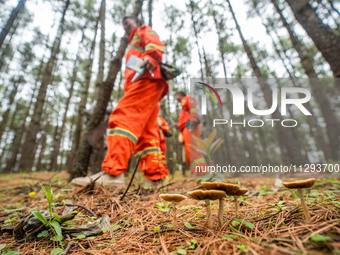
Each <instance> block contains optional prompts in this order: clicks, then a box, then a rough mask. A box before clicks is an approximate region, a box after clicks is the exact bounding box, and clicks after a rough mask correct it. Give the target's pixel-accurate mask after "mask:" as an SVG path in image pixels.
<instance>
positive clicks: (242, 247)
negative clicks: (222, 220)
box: [235, 244, 248, 252]
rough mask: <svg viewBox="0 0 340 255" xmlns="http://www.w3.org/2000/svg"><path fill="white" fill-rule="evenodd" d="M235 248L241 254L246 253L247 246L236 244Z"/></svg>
mask: <svg viewBox="0 0 340 255" xmlns="http://www.w3.org/2000/svg"><path fill="white" fill-rule="evenodd" d="M235 246H236V248H239V249H240V250H241V251H242V252H248V246H247V245H244V244H237V245H235Z"/></svg>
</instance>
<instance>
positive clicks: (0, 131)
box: [0, 81, 19, 144]
mask: <svg viewBox="0 0 340 255" xmlns="http://www.w3.org/2000/svg"><path fill="white" fill-rule="evenodd" d="M18 87H19V84H18V81H14V83H13V90H12V91H11V93H10V95H9V102H8V107H7V110H6V111H5V113H4V114H3V116H2V120H1V123H0V144H1V140H2V135H3V134H4V132H5V129H6V126H7V122H8V117H9V114H10V112H11V108H12V106H13V102H14V98H15V96H16V94H17V93H18Z"/></svg>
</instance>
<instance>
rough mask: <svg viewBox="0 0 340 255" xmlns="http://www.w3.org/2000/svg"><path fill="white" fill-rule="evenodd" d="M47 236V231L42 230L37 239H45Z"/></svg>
mask: <svg viewBox="0 0 340 255" xmlns="http://www.w3.org/2000/svg"><path fill="white" fill-rule="evenodd" d="M47 235H48V231H47V230H44V231H43V232H40V233H39V234H38V235H37V237H45V236H47Z"/></svg>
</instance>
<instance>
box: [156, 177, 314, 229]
mask: <svg viewBox="0 0 340 255" xmlns="http://www.w3.org/2000/svg"><path fill="white" fill-rule="evenodd" d="M315 181H316V180H315V179H314V178H312V179H307V180H302V181H294V182H284V183H283V185H284V186H285V187H287V188H288V189H297V190H298V193H299V197H300V200H301V205H302V208H303V211H304V214H305V217H306V222H307V223H310V222H311V217H310V214H309V211H308V208H307V205H306V203H305V200H304V197H303V194H302V189H304V188H311V187H312V186H313V185H314V183H315ZM201 185H202V187H203V188H204V189H205V190H194V191H190V192H188V193H187V194H188V195H189V197H191V198H193V199H195V200H204V201H205V206H206V212H207V227H208V228H209V229H212V228H213V223H212V217H211V210H210V200H217V199H218V200H219V210H218V225H219V227H220V228H221V227H222V226H223V211H224V198H225V197H226V195H228V196H234V202H235V215H237V213H238V197H239V196H243V195H244V194H245V193H247V192H248V189H243V188H240V187H239V186H238V185H236V184H229V183H223V182H202V183H201ZM159 197H160V198H162V199H163V200H164V201H167V202H171V204H170V207H171V209H172V212H173V223H174V225H176V223H177V217H176V203H178V202H181V201H183V200H184V199H186V198H187V197H186V196H183V195H181V194H161V195H159Z"/></svg>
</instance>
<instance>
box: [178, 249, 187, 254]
mask: <svg viewBox="0 0 340 255" xmlns="http://www.w3.org/2000/svg"><path fill="white" fill-rule="evenodd" d="M176 254H180V255H186V254H187V251H186V250H184V249H178V250H177V251H176Z"/></svg>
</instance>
